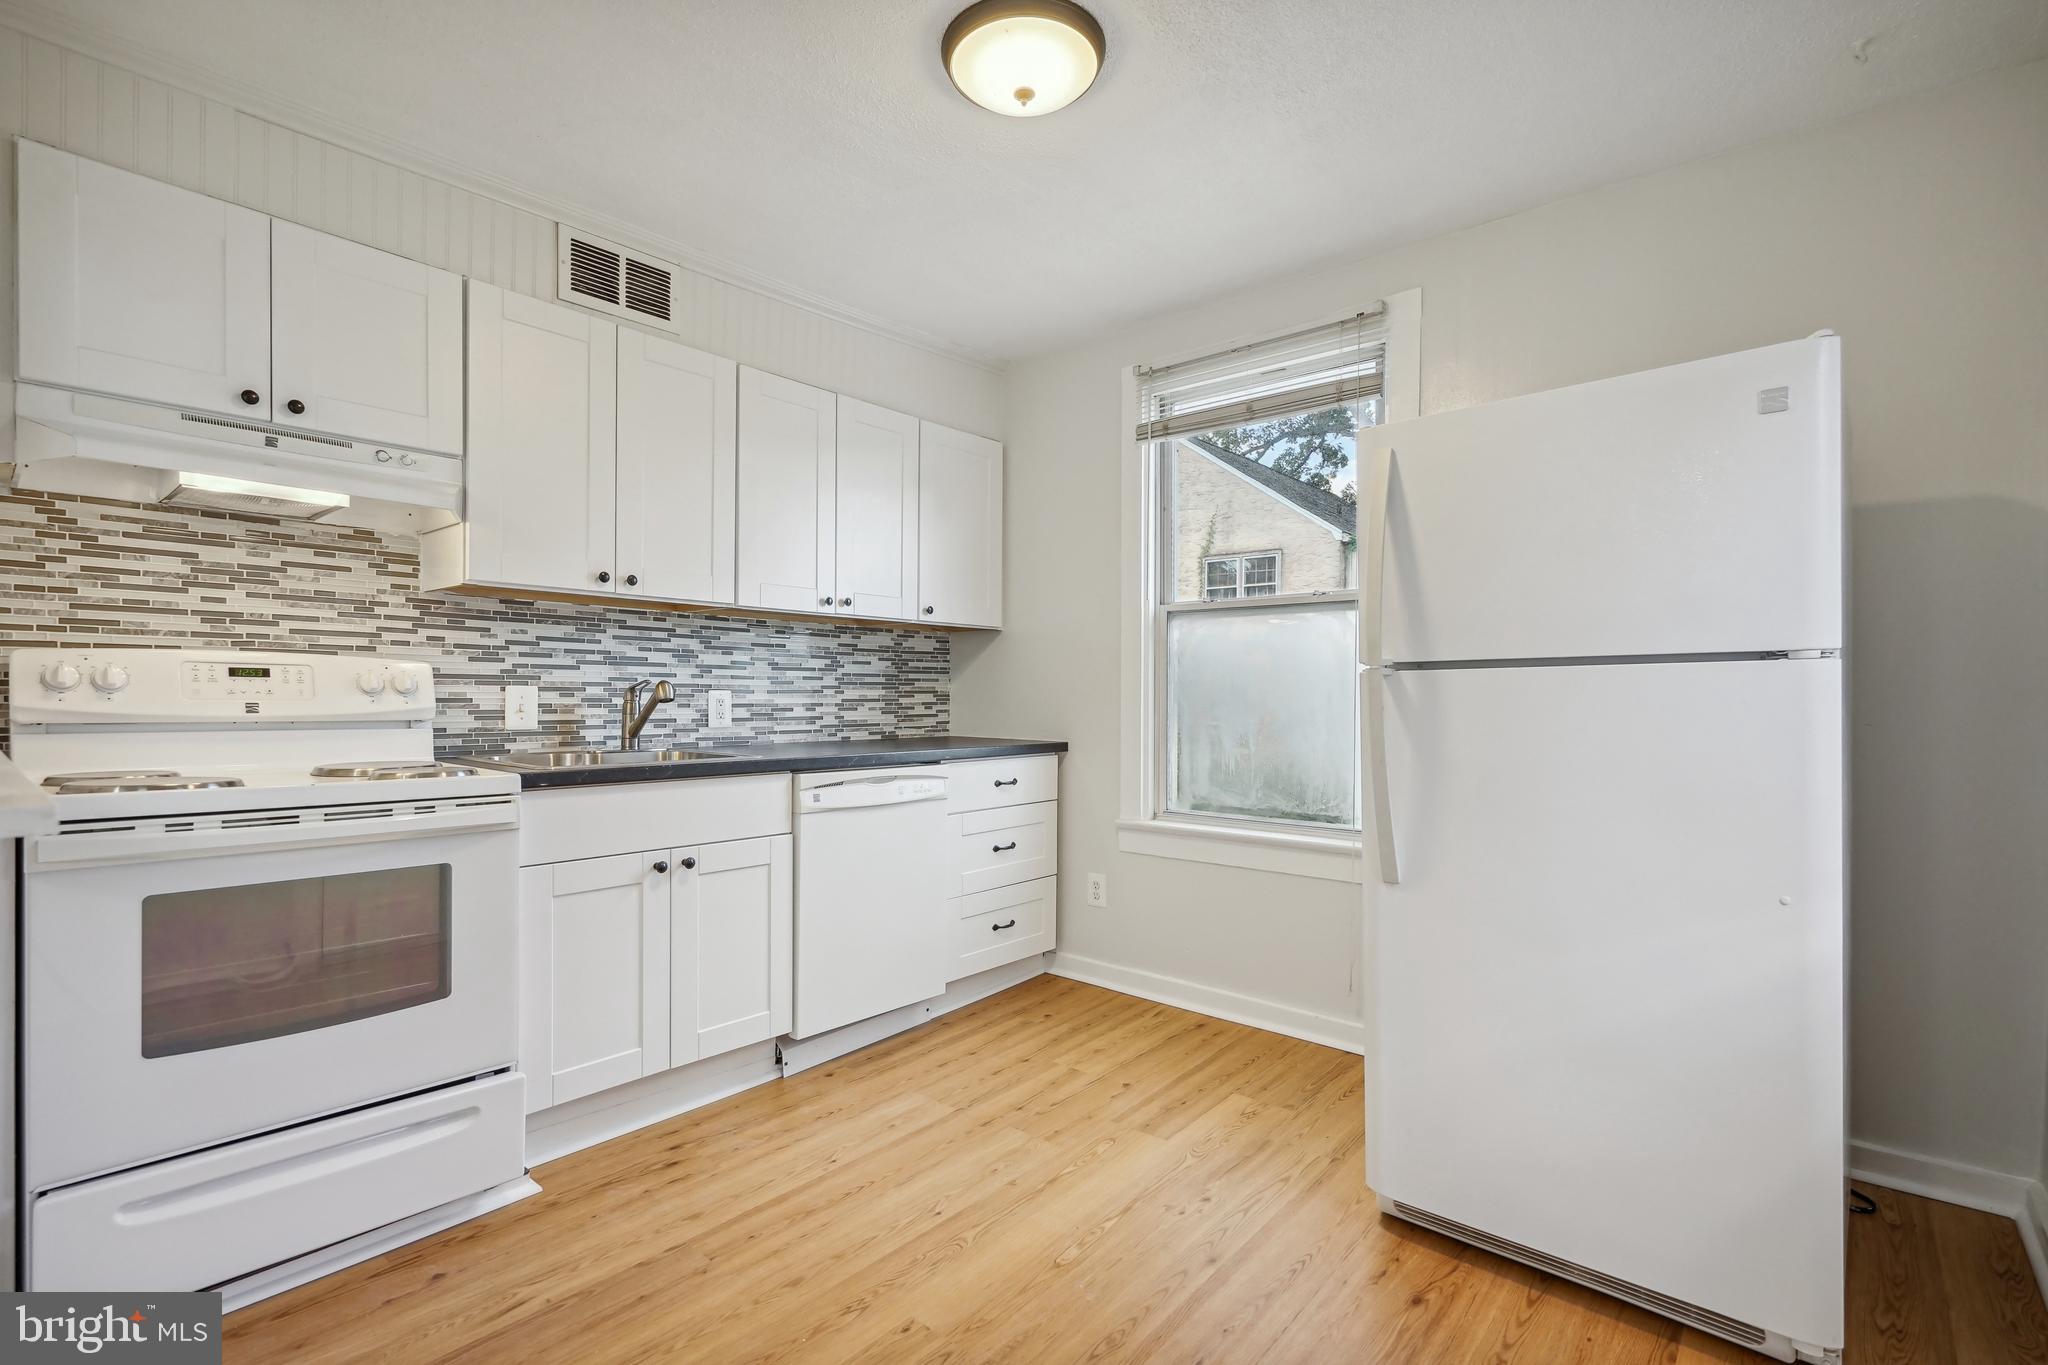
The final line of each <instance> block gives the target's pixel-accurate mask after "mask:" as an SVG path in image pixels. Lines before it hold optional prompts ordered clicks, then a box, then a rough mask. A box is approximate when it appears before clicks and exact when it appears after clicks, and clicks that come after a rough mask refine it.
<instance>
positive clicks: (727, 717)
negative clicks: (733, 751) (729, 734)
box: [704, 691, 732, 730]
mask: <svg viewBox="0 0 2048 1365" xmlns="http://www.w3.org/2000/svg"><path fill="white" fill-rule="evenodd" d="M704 723H705V724H706V725H708V726H710V727H711V728H712V729H714V730H729V729H731V728H732V693H730V692H723V691H721V692H713V693H712V694H711V706H710V714H709V715H708V716H707V717H706V719H705V721H704Z"/></svg>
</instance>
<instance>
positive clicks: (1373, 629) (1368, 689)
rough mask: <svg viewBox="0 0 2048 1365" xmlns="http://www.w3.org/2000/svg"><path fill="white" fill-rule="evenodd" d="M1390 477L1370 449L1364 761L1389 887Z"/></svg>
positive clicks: (1390, 466) (1388, 456)
mask: <svg viewBox="0 0 2048 1365" xmlns="http://www.w3.org/2000/svg"><path fill="white" fill-rule="evenodd" d="M1393 482H1394V452H1393V450H1392V449H1391V448H1389V447H1385V446H1382V447H1380V448H1379V449H1376V450H1374V451H1373V453H1372V500H1371V502H1369V503H1368V504H1367V507H1368V509H1369V510H1368V511H1367V513H1366V518H1367V519H1366V541H1365V569H1366V572H1367V573H1368V574H1370V575H1371V576H1372V581H1371V583H1370V585H1369V587H1368V589H1367V591H1366V594H1365V640H1364V645H1365V648H1364V651H1363V652H1364V655H1365V661H1364V665H1363V672H1364V675H1365V733H1366V741H1365V742H1366V766H1367V768H1368V771H1369V775H1370V779H1371V782H1372V822H1373V830H1374V833H1375V834H1376V835H1377V836H1378V839H1379V851H1380V880H1381V881H1383V882H1385V883H1386V884H1387V885H1388V886H1393V885H1396V884H1397V883H1399V882H1400V880H1401V865H1400V860H1399V858H1398V857H1397V856H1396V854H1395V851H1394V812H1393V811H1392V810H1391V809H1390V808H1389V807H1388V804H1387V674H1388V672H1390V671H1391V670H1389V669H1388V668H1387V666H1386V660H1385V659H1384V658H1383V657H1381V653H1382V651H1381V645H1380V618H1381V615H1382V613H1383V610H1384V605H1385V593H1386V582H1387V569H1386V562H1387V494H1388V492H1389V491H1390V489H1391V488H1392V485H1393Z"/></svg>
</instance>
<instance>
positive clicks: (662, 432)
mask: <svg viewBox="0 0 2048 1365" xmlns="http://www.w3.org/2000/svg"><path fill="white" fill-rule="evenodd" d="M738 369H739V367H738V366H737V365H735V364H734V363H733V362H732V361H730V360H725V359H721V358H720V357H718V356H715V355H707V354H705V353H704V352H702V351H693V350H691V349H690V348H689V347H687V346H683V345H679V344H677V343H676V342H673V341H669V340H667V339H665V338H663V337H657V336H650V335H648V334H647V333H645V332H642V331H638V330H636V329H634V328H631V327H621V328H620V329H619V377H618V411H619V458H618V549H617V565H616V568H615V570H614V572H615V574H616V583H615V584H614V586H615V587H616V588H617V589H618V590H619V591H621V592H624V593H627V594H629V595H634V596H642V597H656V598H666V599H686V600H688V601H693V602H730V601H732V600H733V522H734V516H735V512H736V510H737V499H736V495H735V490H736V488H737V482H736V481H737V476H738V468H737V450H736V445H735V441H736V432H737V419H736V408H737V404H738V388H737V374H738Z"/></svg>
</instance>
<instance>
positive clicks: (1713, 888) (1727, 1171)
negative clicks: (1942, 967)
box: [1367, 659, 1845, 1346]
mask: <svg viewBox="0 0 2048 1365" xmlns="http://www.w3.org/2000/svg"><path fill="white" fill-rule="evenodd" d="M1386 712H1387V744H1388V769H1389V782H1388V802H1389V806H1390V809H1391V814H1392V817H1393V828H1394V837H1395V840H1396V842H1397V843H1398V846H1399V850H1400V859H1401V880H1400V882H1399V884H1397V885H1392V886H1387V885H1381V884H1380V883H1379V882H1378V881H1377V879H1374V880H1372V881H1371V882H1370V883H1369V885H1370V887H1371V890H1372V892H1373V897H1372V903H1371V905H1370V906H1369V910H1368V920H1369V924H1370V926H1371V927H1370V931H1369V932H1370V938H1369V945H1368V951H1369V960H1370V961H1371V963H1372V974H1371V977H1372V983H1373V990H1372V994H1371V996H1370V1001H1371V1006H1370V1008H1371V1009H1372V1011H1373V1017H1372V1021H1371V1022H1372V1028H1371V1033H1372V1047H1371V1052H1370V1056H1369V1059H1368V1064H1367V1080H1368V1096H1367V1119H1368V1138H1367V1151H1368V1154H1369V1155H1368V1165H1367V1179H1368V1182H1369V1183H1370V1184H1371V1185H1372V1187H1373V1189H1374V1190H1375V1191H1376V1192H1378V1193H1379V1195H1380V1196H1381V1197H1382V1198H1383V1199H1394V1200H1399V1201H1401V1202H1403V1203H1406V1204H1409V1205H1411V1206H1414V1207H1416V1208H1418V1209H1421V1210H1425V1211H1427V1212H1429V1213H1434V1214H1437V1215H1439V1216H1441V1217H1444V1218H1448V1219H1451V1220H1453V1221H1456V1222H1459V1223H1463V1224H1466V1225H1469V1226H1471V1227H1475V1228H1479V1229H1482V1230H1483V1231H1485V1232H1488V1233H1491V1234H1493V1235H1494V1236H1496V1237H1501V1238H1506V1239H1508V1240H1510V1241H1513V1242H1517V1243H1521V1244H1523V1245H1524V1246H1527V1247H1532V1248H1535V1249H1537V1250H1540V1251H1542V1252H1546V1253H1548V1254H1549V1255H1551V1256H1555V1257H1561V1258H1562V1259H1564V1260H1566V1261H1570V1262H1575V1263H1577V1264H1578V1265H1581V1266H1585V1267H1590V1268H1592V1269H1594V1270H1597V1271H1600V1272H1603V1273H1605V1274H1607V1275H1611V1276H1615V1277H1618V1278H1620V1279H1622V1280H1626V1281H1629V1282H1632V1283H1633V1284H1636V1285H1640V1286H1645V1287H1648V1288H1650V1289H1652V1290H1655V1291H1656V1292H1658V1293H1660V1294H1665V1295H1669V1296H1671V1297H1673V1298H1676V1299H1680V1300H1684V1301H1686V1302H1688V1303H1692V1304H1697V1305H1702V1306H1704V1307H1707V1308H1710V1309H1712V1310H1714V1311H1715V1312H1717V1313H1722V1314H1726V1315H1727V1316H1729V1317H1732V1318H1735V1319H1737V1320H1739V1321H1741V1322H1745V1323H1749V1324H1753V1325H1755V1326H1758V1327H1761V1328H1764V1329H1765V1330H1768V1331H1773V1332H1778V1333H1782V1334H1784V1335H1785V1336H1788V1337H1790V1338H1792V1339H1794V1340H1796V1341H1804V1342H1810V1343H1817V1344H1821V1345H1829V1346H1838V1345H1840V1344H1841V1341H1842V1293H1843V1279H1842V1275H1843V1230H1842V1199H1843V1185H1842V1182H1843V1177H1844V1141H1845V1136H1844V1118H1843V1089H1844V1083H1843V1055H1844V1048H1843V1031H1844V1022H1843V988H1842V971H1843V942H1844V925H1843V900H1842V897H1843V871H1842V857H1843V823H1842V822H1843V799H1842V753H1841V725H1840V715H1841V665H1840V663H1839V662H1838V661H1836V660H1832V659H1816V660H1777V661H1756V662H1720V663H1654V664H1620V665H1608V666H1602V667H1570V666H1554V667H1537V668H1486V669H1468V670H1430V671H1412V672H1400V673H1397V674H1395V675H1394V676H1393V677H1392V678H1390V679H1388V680H1387V699H1386Z"/></svg>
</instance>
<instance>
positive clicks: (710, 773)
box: [448, 735, 1067, 791]
mask: <svg viewBox="0 0 2048 1365" xmlns="http://www.w3.org/2000/svg"><path fill="white" fill-rule="evenodd" d="M703 747H705V748H707V749H716V750H718V751H720V752H721V753H729V754H731V755H732V757H730V758H692V759H685V760H683V761H681V762H677V763H620V764H613V765H609V766H600V765H593V766H591V767H588V768H552V769H549V770H548V771H546V772H528V771H525V770H523V769H518V768H512V767H510V765H509V764H506V763H504V762H502V761H501V760H502V758H503V757H504V756H503V755H499V756H497V757H479V756H477V755H474V754H451V755H449V756H448V757H449V758H450V759H451V760H453V761H458V762H462V763H475V764H478V765H479V766H482V767H489V768H500V769H507V770H509V771H513V772H517V773H519V785H520V788H521V790H523V791H534V790H537V789H539V788H543V787H598V786H612V785H615V784H617V783H620V782H675V781H678V780H682V779H688V778H696V777H732V776H735V775H736V774H739V773H814V772H830V771H833V770H836V769H841V768H887V767H891V766H893V765H895V764H898V763H948V762H958V761H960V760H964V759H971V758H1012V757H1015V756H1017V755H1019V754H1063V753H1065V752H1066V751H1067V742H1066V741H1065V740H1063V739H990V738H988V737H986V736H981V735H924V736H919V737H915V738H911V739H846V740H804V741H798V742H794V743H788V744H775V743H764V742H756V743H753V744H734V743H724V742H721V741H718V740H709V741H706V742H705V744H704V745H703Z"/></svg>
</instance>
